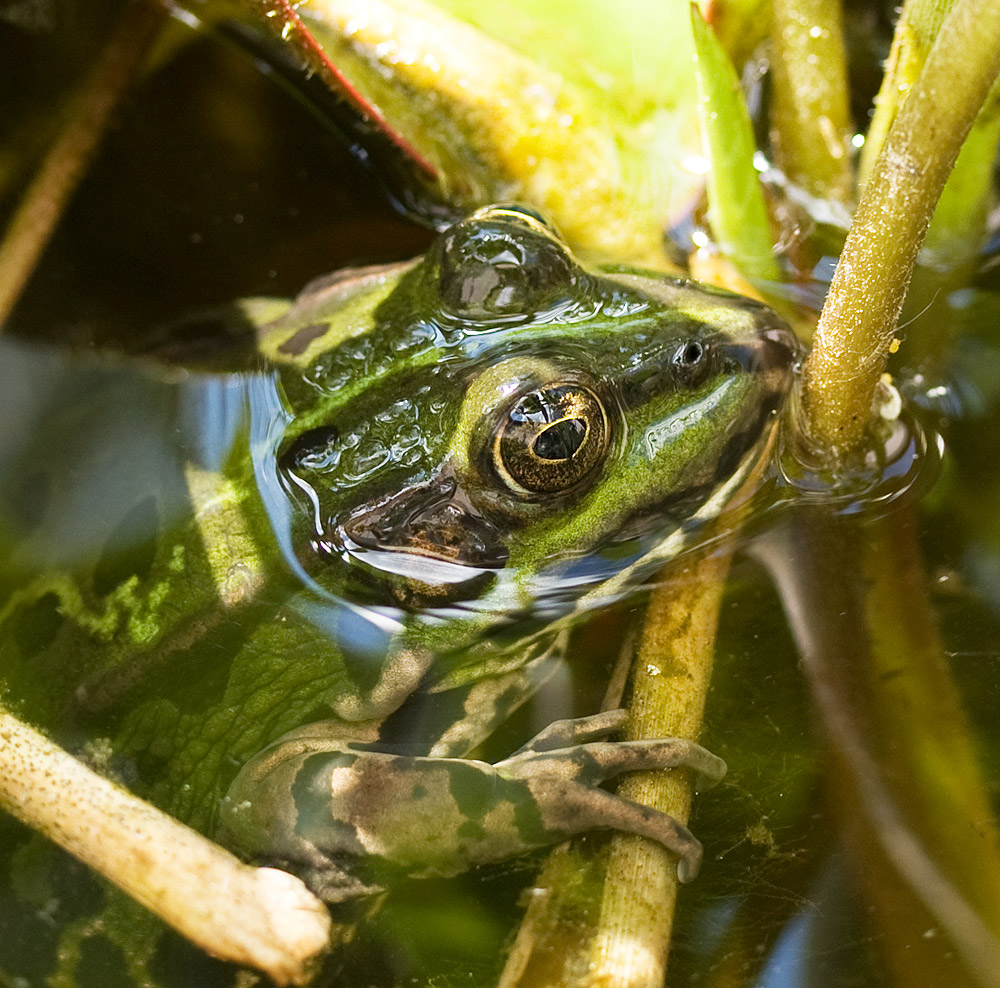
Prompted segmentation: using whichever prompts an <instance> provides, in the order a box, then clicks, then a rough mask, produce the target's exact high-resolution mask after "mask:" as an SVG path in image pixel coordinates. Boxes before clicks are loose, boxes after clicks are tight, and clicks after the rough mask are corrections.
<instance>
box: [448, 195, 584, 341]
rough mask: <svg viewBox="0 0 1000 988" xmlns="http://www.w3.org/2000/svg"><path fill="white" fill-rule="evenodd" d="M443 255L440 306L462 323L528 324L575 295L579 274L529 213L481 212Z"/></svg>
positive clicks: (460, 227)
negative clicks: (574, 288) (530, 320)
mask: <svg viewBox="0 0 1000 988" xmlns="http://www.w3.org/2000/svg"><path fill="white" fill-rule="evenodd" d="M440 249H441V254H440V257H441V262H440V298H441V305H442V308H443V309H444V310H445V311H446V312H448V313H450V314H451V315H453V316H456V317H458V318H460V319H463V320H470V321H476V322H486V323H496V322H514V321H516V322H524V321H527V320H529V319H532V318H536V317H537V315H538V313H540V312H545V311H550V310H553V309H558V308H559V307H560V305H563V304H565V303H566V302H567V301H568V300H569V298H570V297H571V295H572V294H573V293H572V289H573V286H574V285H575V283H576V277H577V271H578V268H577V267H576V265H575V264H574V262H573V259H572V258H571V257H570V255H569V253H568V251H567V250H566V248H565V247H564V246H563V244H562V243H561V242H560V241H559V240H558V239H557V238H556V236H555V235H554V233H553V232H552V231H551V230H550V229H549V228H548V227H546V226H545V225H544V224H543V223H541V222H540V221H539V220H537V219H535V218H534V217H533V216H531V215H529V214H528V213H524V212H520V211H518V210H515V209H504V210H493V211H483V212H482V213H480V214H477V215H475V216H472V217H470V218H469V219H468V220H465V221H463V222H461V223H458V224H456V225H455V226H454V227H452V228H451V230H449V231H448V232H447V233H446V234H445V235H444V238H443V240H442V242H441V248H440Z"/></svg>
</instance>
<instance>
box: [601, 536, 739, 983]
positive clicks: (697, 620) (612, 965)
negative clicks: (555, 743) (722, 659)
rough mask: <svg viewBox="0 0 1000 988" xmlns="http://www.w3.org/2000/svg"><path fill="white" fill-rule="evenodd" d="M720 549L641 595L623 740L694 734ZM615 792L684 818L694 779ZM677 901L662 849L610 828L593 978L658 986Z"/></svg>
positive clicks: (643, 779)
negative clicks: (647, 596)
mask: <svg viewBox="0 0 1000 988" xmlns="http://www.w3.org/2000/svg"><path fill="white" fill-rule="evenodd" d="M729 559H730V556H729V553H728V552H722V553H716V554H714V555H710V556H707V557H706V558H704V559H702V560H700V561H699V562H698V563H697V565H696V566H695V567H693V568H692V571H691V572H690V573H689V574H688V580H687V582H686V583H685V584H684V586H683V587H681V588H680V589H678V588H677V587H676V586H672V585H668V586H666V587H663V588H662V589H660V590H659V591H657V593H656V594H655V595H654V597H653V600H652V601H651V602H650V608H649V612H648V615H647V618H646V624H645V627H644V628H643V635H642V640H641V642H640V646H639V654H638V656H637V658H636V663H635V670H634V673H633V685H632V703H631V706H630V714H631V716H630V719H629V722H628V727H627V730H626V732H625V733H626V738H627V739H628V740H634V739H639V738H657V737H681V738H691V739H693V740H697V738H698V736H699V734H700V733H701V725H702V719H703V716H704V712H705V701H706V698H707V696H708V687H709V684H710V681H711V673H712V660H713V658H714V654H715V633H716V627H717V625H718V619H719V607H720V605H721V601H722V590H723V585H724V583H725V577H726V573H727V572H728V570H729ZM618 794H619V795H620V796H621V797H623V798H624V799H631V800H633V801H635V802H637V803H644V804H645V805H647V806H653V807H655V808H656V809H658V810H660V811H662V812H664V813H668V814H669V815H670V816H672V817H674V818H676V819H678V820H680V821H681V822H684V823H686V822H687V820H688V817H689V816H690V813H691V799H692V795H693V780H692V779H691V777H690V775H689V774H688V773H686V772H636V773H633V774H631V775H630V776H628V777H627V778H626V779H624V780H623V781H622V783H621V785H620V786H619V787H618ZM676 901H677V868H676V864H675V862H674V860H673V858H672V856H671V855H670V854H669V852H667V851H666V850H665V849H664V848H662V847H660V846H659V845H658V844H654V843H653V842H651V841H648V840H643V839H642V838H640V837H633V836H631V835H627V834H616V835H615V836H614V837H613V838H612V840H611V849H610V853H609V857H608V862H607V867H606V873H605V883H604V896H603V899H602V902H601V912H600V919H599V922H598V927H597V930H596V933H595V936H594V941H593V946H592V948H591V964H590V970H591V971H592V972H593V978H594V983H596V984H600V985H602V988H603V986H607V988H659V986H660V985H662V984H663V983H664V979H665V977H666V969H667V953H668V950H669V947H670V934H671V930H672V928H673V921H674V908H675V905H676Z"/></svg>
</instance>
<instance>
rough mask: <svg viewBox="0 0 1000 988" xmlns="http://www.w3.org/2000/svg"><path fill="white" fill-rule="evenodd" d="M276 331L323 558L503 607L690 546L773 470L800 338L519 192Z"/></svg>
mask: <svg viewBox="0 0 1000 988" xmlns="http://www.w3.org/2000/svg"><path fill="white" fill-rule="evenodd" d="M264 345H265V350H266V352H268V353H269V355H270V356H271V357H272V359H273V360H275V362H276V363H277V364H278V365H279V366H280V367H282V368H283V370H282V374H283V377H284V384H285V390H286V394H287V396H288V400H289V402H290V404H291V406H292V409H293V413H294V414H293V418H292V420H291V422H290V424H289V426H288V429H287V431H286V433H285V435H284V436H283V437H282V439H281V442H280V445H279V447H278V464H279V467H278V469H279V476H280V478H281V481H282V483H283V485H284V487H285V489H286V490H287V492H288V493H289V496H290V497H291V498H292V499H293V501H295V503H296V504H297V515H298V518H299V530H300V532H299V535H300V538H299V544H300V545H301V546H302V547H303V548H301V549H300V550H299V553H300V556H301V557H303V558H304V559H305V561H306V563H307V568H308V569H309V570H310V571H311V572H313V573H314V574H317V573H320V574H321V573H322V572H323V571H324V570H331V569H332V570H343V569H344V567H347V568H349V569H351V570H352V571H353V572H354V574H355V577H356V578H357V579H358V580H360V581H361V582H362V583H363V584H365V585H366V586H367V587H368V588H369V592H370V593H371V594H373V595H374V597H375V599H378V597H379V595H380V594H383V595H384V594H385V593H386V592H388V594H389V597H390V598H391V599H392V600H394V601H396V602H397V603H402V604H403V605H404V606H418V605H419V606H426V605H427V603H428V602H430V603H442V602H449V603H454V602H455V601H458V600H462V601H465V602H469V601H471V600H480V601H486V600H489V605H488V606H489V607H491V608H494V607H495V608H497V609H501V608H502V609H504V610H507V609H509V607H510V606H511V604H514V605H517V604H518V602H520V604H521V605H523V604H525V602H526V601H529V600H535V599H537V598H544V597H545V596H546V594H547V593H554V594H556V595H561V596H565V595H566V589H565V588H566V587H567V586H572V587H573V588H575V589H574V590H573V591H572V594H575V595H576V596H579V595H580V594H582V593H585V592H586V591H587V588H588V587H590V586H592V585H593V584H595V583H600V582H602V581H604V582H606V581H608V580H614V581H618V582H620V581H621V580H622V578H623V577H622V574H623V573H629V574H631V573H633V572H634V571H635V570H636V568H637V567H640V568H641V567H642V566H643V565H644V563H645V564H652V563H655V562H657V561H659V560H662V559H665V558H667V557H669V556H670V555H672V554H673V553H674V552H675V551H676V549H677V547H678V545H679V544H680V540H681V539H682V538H683V533H684V531H685V530H686V529H688V528H690V527H691V526H692V525H694V524H697V522H698V520H700V519H702V518H705V517H707V516H709V515H711V514H715V513H717V511H718V510H719V509H720V507H721V506H722V505H724V504H725V503H726V502H727V501H729V500H730V499H731V498H732V496H733V494H734V493H735V492H736V491H737V490H738V489H740V488H741V487H742V486H744V484H745V481H746V478H747V476H748V474H749V473H750V472H751V470H752V468H753V466H754V465H755V464H757V463H759V461H760V458H761V452H762V450H764V449H765V448H766V447H767V445H768V443H769V440H770V437H771V436H772V434H773V431H774V425H775V423H776V421H777V411H778V409H779V407H780V405H781V403H782V401H783V398H784V395H785V394H786V392H787V390H788V385H789V381H790V378H791V373H792V366H793V363H794V361H795V359H796V354H797V349H796V344H795V342H794V337H793V336H792V334H791V332H790V331H789V330H788V328H787V327H786V326H784V324H783V323H782V322H781V321H780V320H779V319H778V317H777V316H775V314H774V313H773V312H772V311H771V310H769V309H768V308H766V307H765V306H763V305H760V304H758V303H756V302H753V301H750V300H748V299H745V298H740V297H738V296H735V295H731V294H729V293H726V292H722V291H719V290H716V289H711V288H706V287H705V286H702V285H696V284H693V283H691V282H688V281H684V280H680V279H676V278H669V277H666V276H662V275H658V274H652V273H649V272H643V271H637V270H634V269H630V268H625V267H588V266H585V265H584V264H582V263H581V262H580V261H578V260H577V259H576V258H575V257H574V256H573V254H572V253H571V252H570V251H569V249H568V248H567V246H566V245H565V244H564V243H563V241H562V240H561V239H560V238H559V236H558V234H557V233H556V231H554V230H553V229H552V228H551V227H549V226H548V225H547V224H546V223H545V222H544V221H543V220H542V219H540V218H539V217H537V216H536V215H535V214H533V213H530V212H528V211H526V210H523V209H521V208H518V207H506V206H500V207H488V208H486V209H482V210H480V211H478V212H476V213H475V214H473V215H472V216H470V217H469V218H467V219H465V220H463V221H461V222H459V223H457V224H456V225H454V226H452V227H451V228H450V229H448V230H447V231H445V232H444V233H443V234H442V235H441V236H440V237H439V238H438V240H437V241H436V242H435V244H434V245H433V247H432V248H431V250H430V251H429V252H428V254H427V255H426V256H425V257H424V258H423V259H422V260H420V261H419V262H417V263H411V264H409V265H406V266H404V268H403V269H402V270H401V271H400V270H398V269H391V270H390V269H366V270H363V271H361V272H359V273H357V274H356V275H355V276H354V277H353V278H347V279H344V278H343V277H339V278H337V279H334V280H333V281H330V280H327V281H325V282H321V283H318V284H314V285H313V286H310V287H309V288H307V290H306V291H305V292H304V293H303V295H302V296H300V298H299V299H298V300H297V301H296V303H295V304H294V305H293V306H292V308H291V309H290V310H289V311H288V312H286V313H285V314H283V315H282V316H281V318H279V319H278V320H277V321H276V322H273V323H272V324H271V325H270V326H269V327H267V330H266V334H265V344H264ZM320 579H321V580H322V577H320ZM487 588H489V592H488V593H487V592H486V591H487ZM484 606H485V605H484Z"/></svg>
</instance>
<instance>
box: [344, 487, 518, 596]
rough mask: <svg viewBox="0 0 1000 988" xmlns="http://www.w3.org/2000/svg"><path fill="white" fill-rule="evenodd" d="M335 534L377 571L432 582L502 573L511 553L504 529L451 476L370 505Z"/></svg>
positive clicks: (464, 579) (408, 489)
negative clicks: (500, 571) (505, 540)
mask: <svg viewBox="0 0 1000 988" xmlns="http://www.w3.org/2000/svg"><path fill="white" fill-rule="evenodd" d="M335 530H336V531H337V532H338V535H339V536H340V538H341V540H342V542H343V547H344V548H345V549H348V551H351V549H352V548H353V551H352V555H356V554H359V551H360V553H363V555H364V558H365V560H366V561H367V562H368V563H369V564H371V565H374V566H376V567H377V568H378V569H381V570H383V571H385V572H387V573H393V574H394V575H397V576H405V577H407V578H411V579H412V578H418V579H420V580H421V581H423V582H427V583H432V584H433V583H441V582H444V583H455V582H464V581H466V580H468V579H470V578H471V576H473V575H476V574H478V573H479V572H481V571H483V570H497V569H502V568H503V566H504V565H505V564H506V562H507V558H508V555H509V554H508V550H507V546H506V545H505V544H504V542H503V540H502V539H501V537H500V531H499V530H498V529H497V527H496V526H495V525H494V524H493V523H492V522H491V521H490V520H489V519H488V518H486V517H484V515H483V514H482V513H481V512H479V511H478V510H477V509H476V508H475V507H474V506H473V504H472V502H471V501H470V500H469V498H468V496H467V495H466V493H465V491H464V490H463V489H462V488H461V486H460V485H459V484H458V482H457V480H456V479H455V477H454V476H452V475H451V474H450V473H449V472H444V473H441V474H439V475H438V476H436V477H434V478H433V479H431V480H429V481H426V482H424V483H420V484H414V485H412V486H410V487H406V488H404V489H403V490H401V491H399V492H398V493H396V494H394V495H392V496H390V497H387V498H386V499H384V500H382V501H379V502H377V503H375V504H369V505H366V506H365V507H363V508H361V509H360V510H357V511H355V512H354V513H353V514H351V515H350V516H349V517H348V518H347V519H346V520H345V521H343V522H342V523H340V524H339V525H337V526H336V528H335ZM470 570H471V571H472V572H470Z"/></svg>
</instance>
